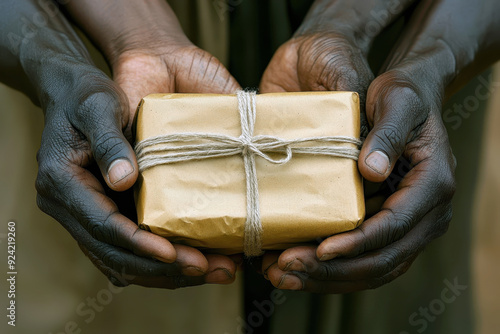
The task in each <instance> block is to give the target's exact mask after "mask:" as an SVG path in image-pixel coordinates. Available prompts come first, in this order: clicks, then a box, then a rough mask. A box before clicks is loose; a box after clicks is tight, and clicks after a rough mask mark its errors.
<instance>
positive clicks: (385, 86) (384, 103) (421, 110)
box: [358, 69, 435, 182]
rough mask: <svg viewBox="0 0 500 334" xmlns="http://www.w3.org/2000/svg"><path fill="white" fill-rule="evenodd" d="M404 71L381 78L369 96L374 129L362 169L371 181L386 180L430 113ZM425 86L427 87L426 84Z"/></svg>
mask: <svg viewBox="0 0 500 334" xmlns="http://www.w3.org/2000/svg"><path fill="white" fill-rule="evenodd" d="M411 73H412V71H411V70H410V71H404V70H401V69H397V70H391V71H388V72H386V73H384V74H382V75H380V76H379V77H377V78H376V79H375V80H374V81H373V82H372V83H371V85H370V87H369V89H368V93H367V102H366V114H367V118H368V121H369V122H370V123H371V125H372V126H373V128H372V129H371V131H370V132H369V134H368V136H367V138H366V140H365V142H364V144H363V148H362V149H361V152H360V156H359V160H358V167H359V170H360V172H361V174H362V175H363V177H364V178H366V179H367V180H369V181H372V182H382V181H384V180H385V179H386V178H387V177H388V176H389V174H390V173H391V171H392V169H393V168H394V165H395V163H396V161H397V160H398V159H399V157H400V156H401V155H402V154H403V152H404V150H405V148H406V146H407V144H408V143H409V142H410V141H412V139H413V137H414V136H415V135H416V134H417V132H418V129H419V127H420V126H421V125H422V124H423V123H424V122H425V120H426V119H427V117H428V114H429V109H430V108H429V106H430V105H431V104H429V103H426V102H425V100H424V98H423V97H425V96H435V94H427V93H425V94H424V93H423V92H422V91H421V90H420V89H419V88H417V87H419V86H422V85H418V86H417V85H416V83H414V82H413V80H414V79H413V77H412V75H411ZM424 87H425V85H424Z"/></svg>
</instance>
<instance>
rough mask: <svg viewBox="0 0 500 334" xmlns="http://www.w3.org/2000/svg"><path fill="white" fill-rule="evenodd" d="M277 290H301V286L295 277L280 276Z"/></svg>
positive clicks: (300, 282)
mask: <svg viewBox="0 0 500 334" xmlns="http://www.w3.org/2000/svg"><path fill="white" fill-rule="evenodd" d="M278 288H279V289H285V290H302V288H303V284H302V281H301V280H300V278H298V277H297V276H294V275H289V274H285V275H283V276H281V280H280V282H279V284H278Z"/></svg>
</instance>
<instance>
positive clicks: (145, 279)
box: [79, 244, 204, 289]
mask: <svg viewBox="0 0 500 334" xmlns="http://www.w3.org/2000/svg"><path fill="white" fill-rule="evenodd" d="M79 246H80V248H81V249H82V251H83V252H84V253H85V255H87V256H88V257H89V259H90V260H91V262H92V263H93V264H94V265H95V266H96V267H97V268H98V269H99V270H100V271H101V272H102V273H104V274H105V275H106V277H108V279H109V280H110V282H111V283H113V284H114V285H115V286H119V287H124V286H127V285H130V284H135V285H140V286H144V287H150V288H165V289H177V288H182V287H186V286H196V285H200V284H203V283H204V278H203V276H193V277H190V276H186V275H185V274H184V273H183V272H182V271H181V270H180V269H179V268H178V267H177V266H175V265H174V264H171V265H169V266H170V267H172V268H173V269H174V270H172V271H170V272H169V275H164V274H163V273H161V272H155V273H152V274H151V275H142V273H137V274H131V273H130V271H131V269H130V267H129V266H127V265H125V264H122V267H121V268H120V269H119V270H115V269H112V268H110V267H108V265H107V264H105V263H104V262H103V261H102V260H101V258H100V257H99V256H98V255H95V254H94V253H92V252H91V251H89V250H88V249H87V248H86V247H85V246H84V245H83V244H79ZM132 272H133V269H132Z"/></svg>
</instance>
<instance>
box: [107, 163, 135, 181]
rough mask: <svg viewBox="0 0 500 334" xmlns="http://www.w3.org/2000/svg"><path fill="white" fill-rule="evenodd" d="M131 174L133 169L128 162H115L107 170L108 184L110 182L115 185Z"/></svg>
mask: <svg viewBox="0 0 500 334" xmlns="http://www.w3.org/2000/svg"><path fill="white" fill-rule="evenodd" d="M133 172H134V167H132V164H131V163H130V161H128V160H126V159H118V160H115V161H113V162H112V163H111V165H110V166H109V168H108V178H109V182H111V183H112V184H116V183H118V182H120V181H121V180H123V179H124V178H126V177H127V176H129V175H130V174H132V173H133Z"/></svg>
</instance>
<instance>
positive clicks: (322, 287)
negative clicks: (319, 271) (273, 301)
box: [278, 258, 414, 294]
mask: <svg viewBox="0 0 500 334" xmlns="http://www.w3.org/2000/svg"><path fill="white" fill-rule="evenodd" d="M413 260H414V258H413V259H410V260H408V261H405V262H404V263H402V264H400V265H399V266H398V267H396V268H395V269H394V270H393V271H391V272H390V273H388V274H386V275H385V276H383V277H380V278H376V279H370V280H357V281H356V280H352V281H322V280H317V279H314V278H312V277H310V276H308V275H307V274H304V273H300V272H299V273H285V274H284V275H283V276H282V277H280V279H279V282H280V284H278V286H279V288H280V289H284V290H303V291H307V292H312V293H329V294H340V293H342V294H344V293H351V292H356V291H362V290H367V289H375V288H378V287H380V286H382V285H384V284H387V283H389V282H392V281H393V280H394V279H396V278H397V277H399V276H401V275H403V274H404V273H405V272H406V271H407V270H408V269H409V268H410V266H411V263H412V261H413Z"/></svg>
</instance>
